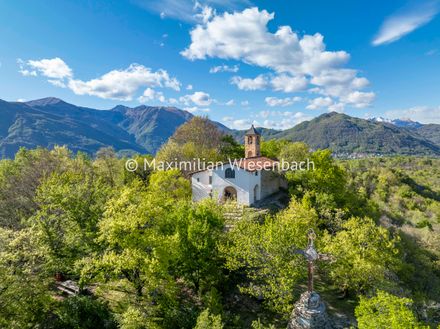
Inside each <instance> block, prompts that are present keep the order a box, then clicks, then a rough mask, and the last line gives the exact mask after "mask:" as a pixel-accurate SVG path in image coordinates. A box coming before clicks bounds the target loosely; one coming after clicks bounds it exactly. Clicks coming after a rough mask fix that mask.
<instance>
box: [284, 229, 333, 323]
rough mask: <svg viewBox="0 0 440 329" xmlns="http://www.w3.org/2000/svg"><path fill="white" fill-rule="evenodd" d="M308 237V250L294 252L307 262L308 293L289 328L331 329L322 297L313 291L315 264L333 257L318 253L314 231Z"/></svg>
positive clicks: (303, 295)
mask: <svg viewBox="0 0 440 329" xmlns="http://www.w3.org/2000/svg"><path fill="white" fill-rule="evenodd" d="M307 237H308V240H309V242H308V245H307V247H306V249H304V250H298V249H296V250H294V252H295V253H297V254H301V255H303V256H304V257H305V258H306V260H307V272H308V283H307V291H306V292H305V293H303V294H302V295H301V297H300V300H299V301H298V302H297V303H296V304H295V307H294V308H293V311H292V314H291V316H290V320H289V324H288V326H287V328H288V329H306V328H310V329H318V328H320V329H321V328H322V329H331V328H333V325H332V323H331V321H330V319H329V317H328V315H327V312H326V309H325V304H324V303H323V302H322V300H321V296H319V294H318V293H316V292H315V291H313V275H314V267H315V262H316V261H317V260H330V259H331V257H330V256H329V255H327V254H320V253H318V252H317V251H316V249H315V245H314V241H315V239H316V234H315V232H314V231H313V230H312V229H310V230H309V231H308V233H307Z"/></svg>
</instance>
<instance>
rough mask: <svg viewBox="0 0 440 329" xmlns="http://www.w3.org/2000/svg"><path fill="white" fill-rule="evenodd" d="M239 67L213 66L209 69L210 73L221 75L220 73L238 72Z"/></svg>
mask: <svg viewBox="0 0 440 329" xmlns="http://www.w3.org/2000/svg"><path fill="white" fill-rule="evenodd" d="M238 70H239V67H238V65H234V66H229V65H225V64H223V65H218V66H213V67H211V68H210V69H209V73H219V72H234V73H236V72H238Z"/></svg>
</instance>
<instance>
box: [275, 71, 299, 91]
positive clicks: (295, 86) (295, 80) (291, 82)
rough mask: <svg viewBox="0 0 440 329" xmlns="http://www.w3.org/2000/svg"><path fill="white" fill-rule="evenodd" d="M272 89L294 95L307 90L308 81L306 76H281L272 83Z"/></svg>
mask: <svg viewBox="0 0 440 329" xmlns="http://www.w3.org/2000/svg"><path fill="white" fill-rule="evenodd" d="M270 83H271V85H272V88H273V89H274V90H276V91H284V92H285V93H294V92H298V91H302V90H304V89H306V88H307V85H308V81H307V79H306V78H305V77H304V76H299V77H292V76H290V75H287V74H281V75H278V76H276V77H274V78H273V79H272V80H271V81H270Z"/></svg>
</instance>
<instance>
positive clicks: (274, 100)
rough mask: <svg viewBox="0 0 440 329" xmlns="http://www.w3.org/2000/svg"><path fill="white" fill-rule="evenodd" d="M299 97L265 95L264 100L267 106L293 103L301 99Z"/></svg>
mask: <svg viewBox="0 0 440 329" xmlns="http://www.w3.org/2000/svg"><path fill="white" fill-rule="evenodd" d="M301 99H302V98H301V97H298V96H295V97H286V98H277V97H266V98H265V99H264V101H265V102H266V104H267V105H269V106H289V105H292V104H293V103H296V102H299V101H301Z"/></svg>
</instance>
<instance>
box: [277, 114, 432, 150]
mask: <svg viewBox="0 0 440 329" xmlns="http://www.w3.org/2000/svg"><path fill="white" fill-rule="evenodd" d="M418 129H420V128H418ZM418 129H417V130H414V129H409V128H402V127H397V126H395V125H393V124H391V123H384V122H373V121H370V120H364V119H359V118H354V117H350V116H348V115H346V114H341V113H335V112H332V113H327V114H323V115H321V116H319V117H317V118H315V119H313V120H311V121H305V122H302V123H300V124H299V125H297V126H295V127H293V128H291V129H287V130H284V131H282V132H280V133H278V134H275V135H273V136H272V137H271V138H278V139H287V140H290V141H301V142H305V143H306V144H308V145H310V146H311V147H312V148H315V149H318V148H320V149H324V148H330V149H332V150H333V151H334V152H335V153H367V154H408V155H416V154H417V155H440V146H439V144H435V143H434V142H433V141H432V140H428V139H427V138H425V137H423V136H422V135H421V134H419V133H417V131H418Z"/></svg>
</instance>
